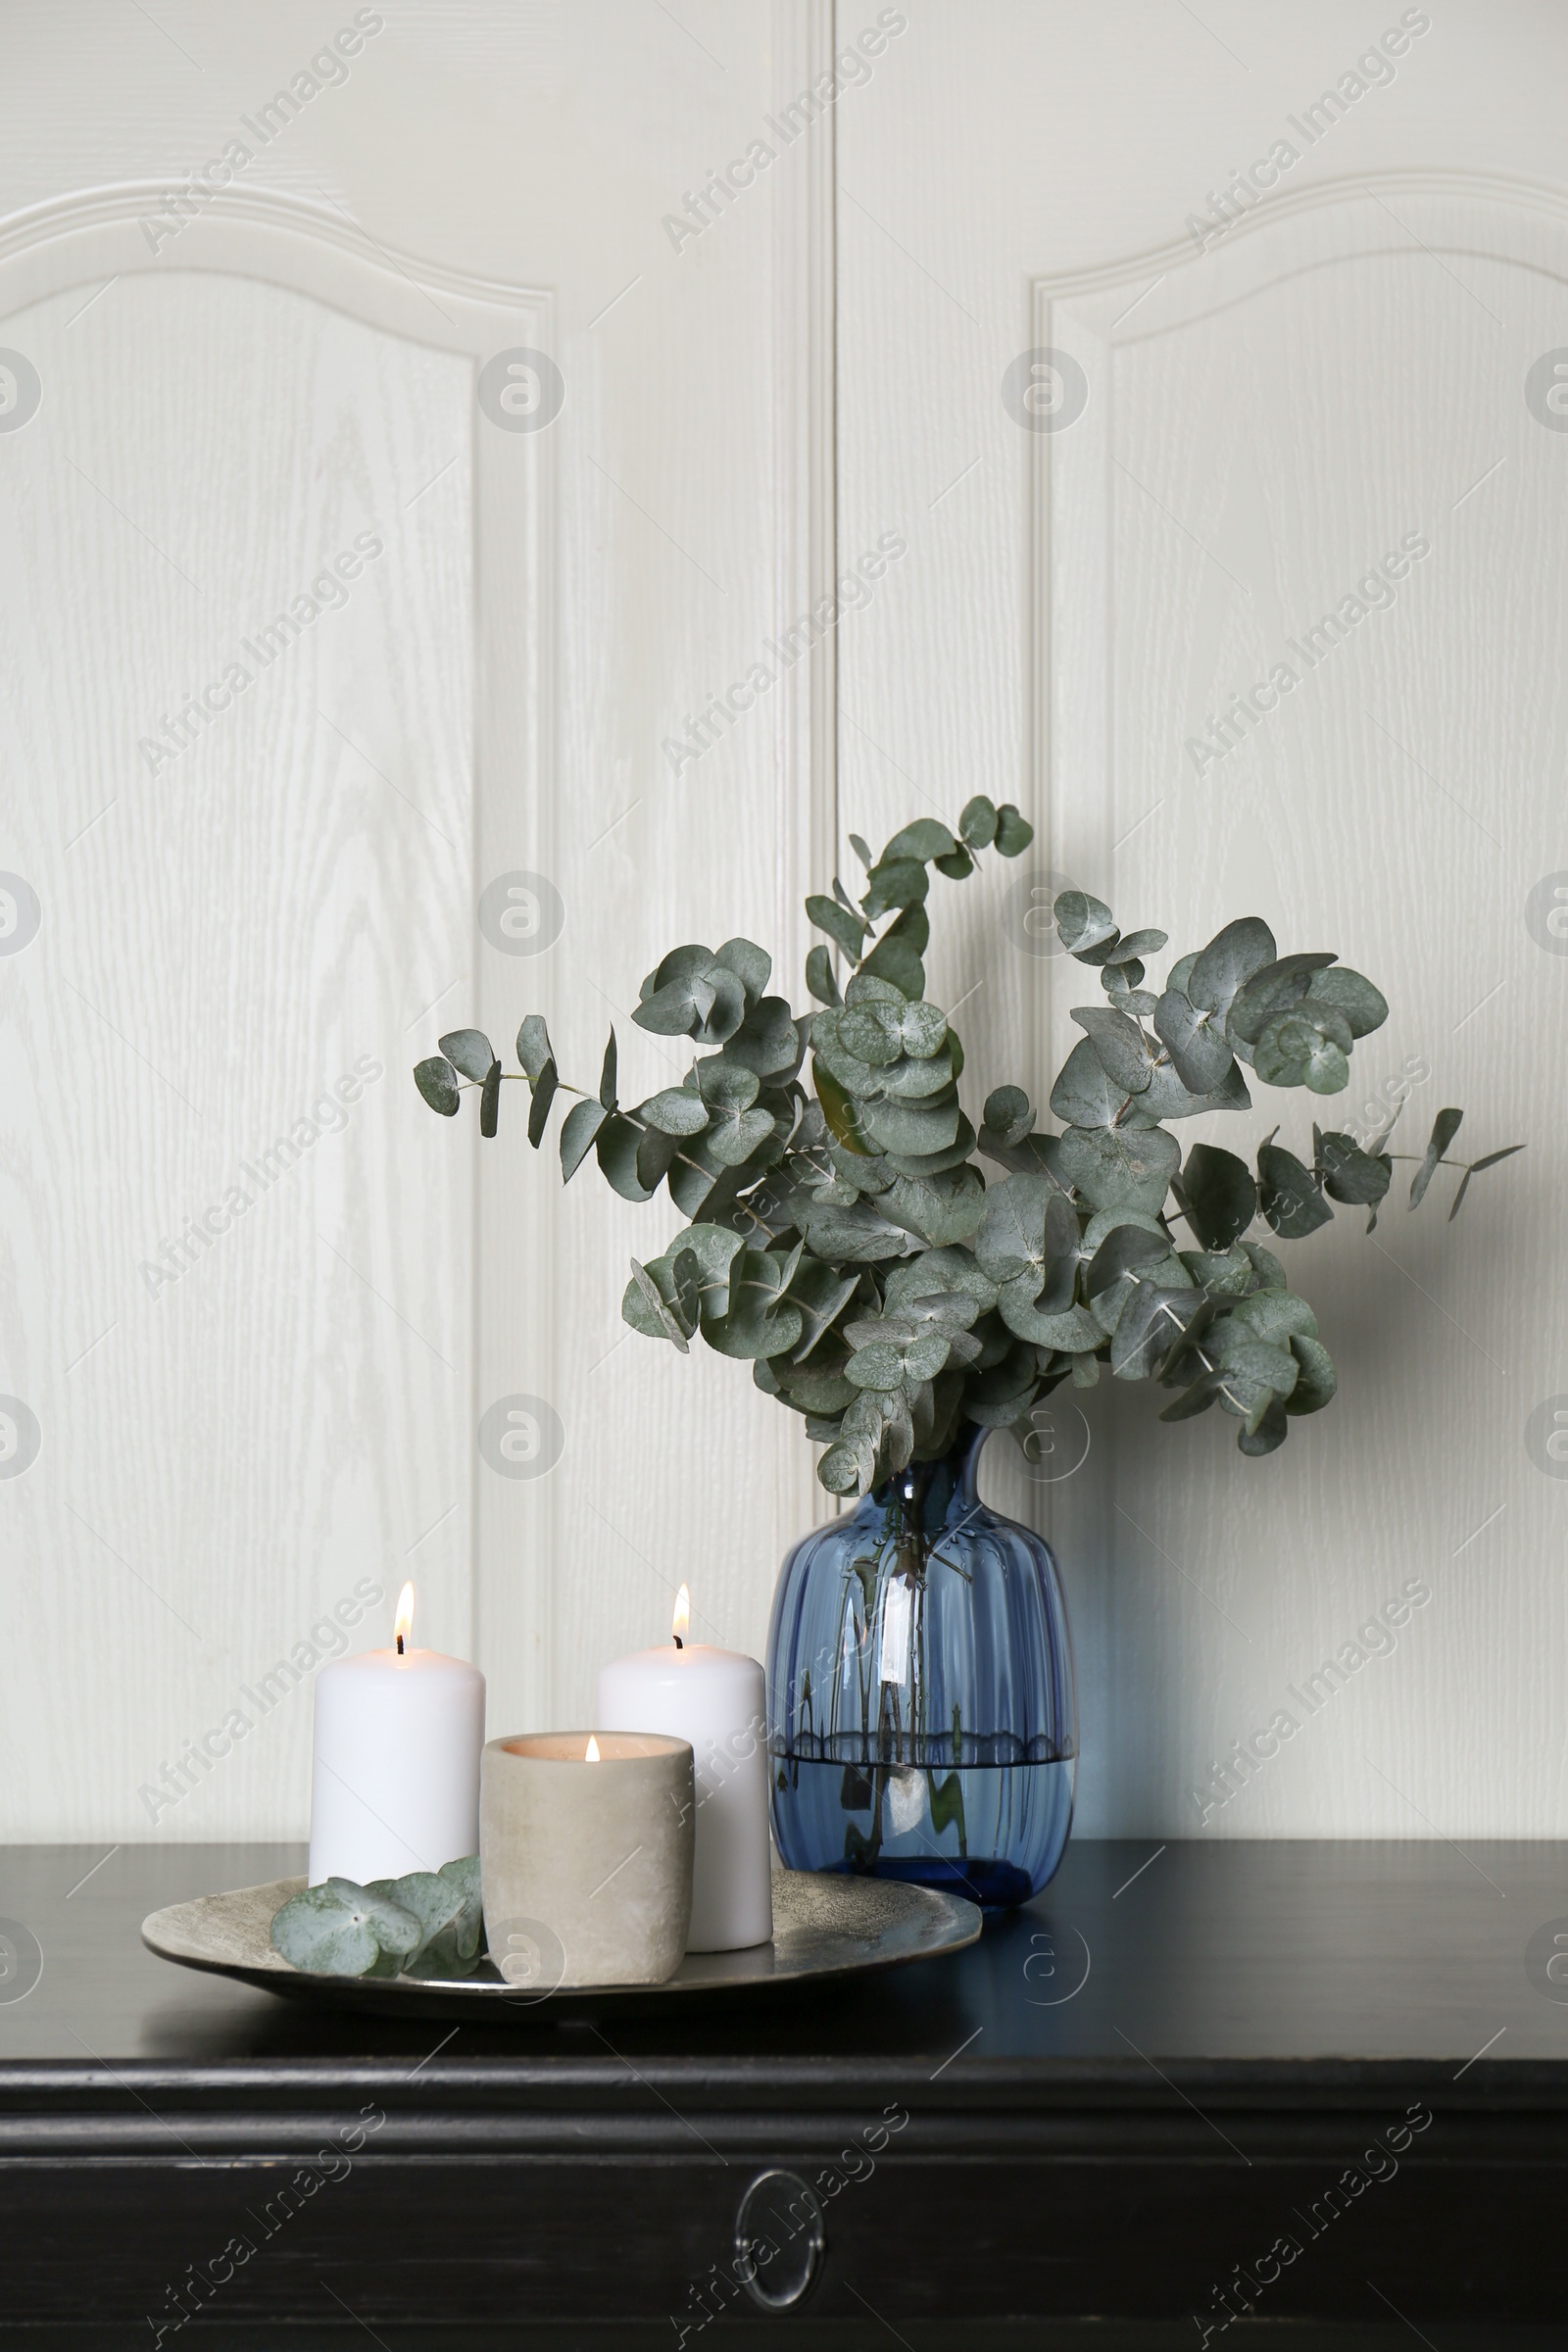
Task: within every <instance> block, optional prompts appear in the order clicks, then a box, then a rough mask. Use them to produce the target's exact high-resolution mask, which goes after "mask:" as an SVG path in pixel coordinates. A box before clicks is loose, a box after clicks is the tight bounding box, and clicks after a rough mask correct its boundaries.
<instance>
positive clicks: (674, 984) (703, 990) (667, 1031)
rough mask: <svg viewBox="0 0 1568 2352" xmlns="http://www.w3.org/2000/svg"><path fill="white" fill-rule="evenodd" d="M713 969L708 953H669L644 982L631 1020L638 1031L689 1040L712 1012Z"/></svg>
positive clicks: (699, 950) (680, 950) (678, 950)
mask: <svg viewBox="0 0 1568 2352" xmlns="http://www.w3.org/2000/svg"><path fill="white" fill-rule="evenodd" d="M712 969H713V955H712V951H711V949H709V948H703V947H695V946H694V947H685V948H674V949H672V950H671V951H670V953H669V954H668V955H667V956H665V957H664V959H663V961H662V963H661V964H660V966H659V968H658V970H657V971H654V972H651V973H650V974H649V976H648V978H647V979H646V980H645V981H644V982H643V995H642V1002H641V1003H640V1004H639V1005H638V1006H637V1009H636V1011H635V1012H634V1013H633V1014H632V1016H631V1017H632V1019H633V1020H634V1021H635V1022H636V1023H637V1026H638V1027H639V1029H649V1030H652V1032H653V1033H654V1035H655V1036H656V1037H690V1036H691V1035H692V1034H693V1033H694V1032H695V1031H696V1030H697V1029H699V1028H700V1027H701V1026H702V1024H703V1022H704V1021H705V1020H706V1019H707V1017H708V1015H709V1014H710V1013H711V1010H712V1008H713V1004H714V1000H715V995H716V990H715V986H714V983H713V982H712V981H711V978H710V977H709V975H710V974H711V971H712ZM733 977H734V975H733V974H732V975H731V978H733ZM736 987H737V989H738V990H739V993H740V996H741V999H742V1003H743V1005H744V1001H745V993H746V992H745V990H744V988H742V987H741V986H740V983H739V982H738V981H737V982H736ZM736 1026H737V1027H739V1022H737V1023H736Z"/></svg>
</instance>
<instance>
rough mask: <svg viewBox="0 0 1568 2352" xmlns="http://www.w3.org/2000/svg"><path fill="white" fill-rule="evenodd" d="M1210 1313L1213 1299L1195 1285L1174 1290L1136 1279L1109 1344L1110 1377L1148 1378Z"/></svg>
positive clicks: (1120, 1378) (1159, 1284)
mask: <svg viewBox="0 0 1568 2352" xmlns="http://www.w3.org/2000/svg"><path fill="white" fill-rule="evenodd" d="M1212 1313H1213V1300H1212V1299H1210V1298H1209V1297H1208V1294H1207V1293H1206V1292H1205V1291H1201V1290H1199V1289H1198V1288H1197V1287H1196V1285H1195V1286H1193V1287H1192V1288H1188V1289H1182V1290H1176V1289H1172V1288H1170V1287H1168V1286H1167V1285H1165V1284H1162V1283H1155V1282H1150V1281H1147V1280H1144V1281H1140V1282H1139V1283H1138V1284H1137V1286H1136V1288H1135V1289H1134V1291H1133V1293H1132V1296H1131V1297H1130V1298H1129V1299H1128V1300H1127V1302H1126V1304H1125V1305H1124V1306H1123V1308H1122V1311H1121V1315H1120V1317H1119V1319H1118V1321H1117V1324H1116V1333H1115V1337H1114V1338H1113V1339H1112V1341H1111V1343H1110V1369H1111V1375H1112V1378H1114V1379H1116V1380H1147V1379H1149V1378H1150V1376H1151V1374H1152V1373H1153V1371H1154V1370H1155V1369H1156V1367H1157V1366H1158V1365H1159V1364H1161V1363H1162V1362H1163V1361H1164V1359H1165V1358H1166V1356H1168V1355H1169V1354H1170V1352H1171V1350H1172V1349H1173V1348H1176V1347H1177V1346H1178V1345H1179V1344H1180V1343H1181V1341H1182V1340H1183V1339H1184V1338H1185V1337H1186V1336H1187V1335H1188V1334H1189V1333H1190V1332H1192V1331H1193V1330H1195V1329H1196V1328H1200V1327H1201V1325H1202V1324H1203V1323H1205V1322H1206V1321H1207V1320H1208V1318H1209V1317H1210V1316H1211V1315H1212Z"/></svg>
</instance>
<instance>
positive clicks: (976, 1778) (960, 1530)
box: [767, 1424, 1078, 1910]
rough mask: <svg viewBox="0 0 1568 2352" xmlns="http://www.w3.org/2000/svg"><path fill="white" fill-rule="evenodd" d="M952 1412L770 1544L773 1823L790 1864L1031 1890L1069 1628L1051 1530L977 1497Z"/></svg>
mask: <svg viewBox="0 0 1568 2352" xmlns="http://www.w3.org/2000/svg"><path fill="white" fill-rule="evenodd" d="M989 1435H990V1432H989V1431H988V1430H983V1429H976V1428H974V1427H973V1426H972V1425H967V1424H966V1425H965V1428H964V1430H963V1433H962V1436H961V1441H960V1443H958V1444H957V1445H956V1446H955V1447H954V1449H953V1450H952V1451H951V1452H950V1453H948V1454H947V1455H945V1456H944V1457H943V1459H942V1460H941V1461H937V1462H917V1463H911V1464H910V1465H909V1467H908V1468H907V1470H901V1471H900V1472H899V1473H898V1474H897V1476H895V1477H893V1478H890V1479H889V1480H887V1481H886V1483H885V1484H884V1485H882V1486H880V1487H878V1488H876V1489H875V1490H874V1492H873V1493H871V1494H870V1495H864V1496H863V1497H862V1498H861V1500H860V1501H859V1502H858V1504H857V1505H856V1507H855V1509H854V1510H852V1511H847V1512H845V1513H844V1514H843V1516H842V1517H840V1518H838V1519H836V1520H834V1521H833V1522H832V1523H831V1524H830V1525H828V1526H826V1527H819V1528H815V1529H813V1530H812V1532H811V1534H810V1535H809V1536H805V1537H803V1538H802V1540H801V1542H800V1543H799V1544H796V1545H795V1547H794V1549H793V1550H792V1551H791V1552H790V1554H789V1556H788V1557H787V1559H786V1560H785V1562H784V1566H783V1568H782V1570H781V1571H780V1574H779V1580H778V1588H777V1591H776V1592H775V1593H774V1596H773V1619H772V1625H771V1627H770V1629H769V1633H768V1644H767V1689H768V1746H769V1752H770V1758H771V1778H772V1807H773V1835H774V1837H775V1838H776V1839H777V1841H778V1849H779V1852H780V1854H781V1855H782V1857H783V1859H784V1861H785V1863H786V1864H787V1865H788V1867H789V1868H790V1869H792V1870H841V1871H858V1872H864V1873H868V1874H871V1875H874V1876H876V1877H879V1878H890V1879H906V1880H911V1881H913V1882H914V1883H915V1884H917V1885H919V1886H924V1887H945V1888H948V1889H950V1890H951V1891H953V1892H955V1893H958V1894H966V1895H968V1896H969V1898H970V1900H971V1901H974V1902H977V1903H981V1904H983V1905H984V1906H985V1908H986V1909H987V1910H1002V1909H1005V1908H1007V1907H1008V1906H1010V1905H1012V1904H1014V1903H1021V1902H1025V1901H1027V1900H1028V1898H1029V1896H1030V1895H1031V1894H1035V1893H1038V1892H1039V1890H1040V1888H1041V1887H1044V1885H1045V1884H1046V1882H1047V1880H1048V1879H1049V1878H1050V1877H1051V1876H1052V1874H1053V1872H1054V1870H1055V1868H1056V1865H1057V1863H1058V1862H1059V1861H1060V1860H1061V1856H1062V1852H1063V1849H1064V1848H1065V1846H1066V1843H1067V1833H1068V1831H1069V1830H1070V1828H1071V1826H1072V1800H1073V1780H1074V1775H1075V1772H1076V1768H1077V1754H1078V1722H1077V1706H1076V1701H1075V1697H1074V1692H1073V1669H1072V1642H1071V1637H1070V1635H1069V1633H1068V1629H1067V1612H1066V1609H1065V1606H1064V1604H1063V1601H1062V1594H1061V1585H1060V1580H1059V1579H1058V1577H1057V1574H1056V1563H1055V1560H1054V1557H1053V1556H1052V1551H1051V1546H1050V1545H1049V1544H1047V1543H1046V1542H1045V1541H1044V1540H1043V1538H1041V1537H1040V1536H1037V1535H1035V1534H1034V1533H1033V1531H1032V1530H1031V1529H1029V1528H1026V1527H1020V1526H1019V1525H1018V1524H1017V1523H1016V1522H1015V1521H1014V1520H1011V1519H1008V1518H1005V1517H1004V1515H1003V1514H1002V1513H1001V1512H999V1511H994V1510H992V1509H991V1507H990V1506H989V1504H987V1503H984V1502H982V1501H981V1500H980V1498H979V1495H978V1493H977V1490H976V1477H977V1471H978V1464H979V1457H980V1450H981V1447H982V1446H983V1445H984V1444H985V1441H986V1439H987V1437H988V1436H989Z"/></svg>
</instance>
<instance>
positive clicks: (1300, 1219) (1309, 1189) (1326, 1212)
mask: <svg viewBox="0 0 1568 2352" xmlns="http://www.w3.org/2000/svg"><path fill="white" fill-rule="evenodd" d="M1257 1189H1258V1203H1259V1206H1260V1207H1261V1208H1262V1211H1263V1214H1264V1216H1265V1217H1266V1218H1267V1219H1268V1222H1269V1223H1270V1225H1272V1227H1273V1228H1274V1231H1275V1232H1276V1233H1277V1234H1278V1235H1279V1237H1280V1239H1281V1241H1285V1242H1299V1241H1301V1240H1303V1239H1304V1237H1305V1236H1306V1235H1307V1234H1309V1233H1315V1232H1316V1231H1317V1229H1318V1227H1319V1226H1320V1225H1327V1224H1328V1223H1329V1221H1330V1219H1331V1218H1332V1216H1333V1214H1334V1211H1333V1210H1332V1209H1331V1208H1330V1207H1329V1205H1328V1202H1327V1201H1325V1200H1324V1199H1323V1196H1322V1195H1321V1193H1320V1192H1319V1191H1318V1189H1317V1187H1316V1185H1315V1184H1314V1183H1313V1181H1312V1171H1311V1169H1310V1168H1307V1167H1303V1166H1302V1164H1301V1162H1300V1161H1299V1159H1298V1158H1297V1156H1296V1154H1295V1152H1287V1151H1284V1150H1283V1149H1282V1148H1281V1146H1280V1145H1278V1144H1263V1145H1261V1146H1260V1147H1259V1150H1258V1154H1257Z"/></svg>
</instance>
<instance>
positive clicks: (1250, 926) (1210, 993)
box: [1167, 914, 1278, 1023]
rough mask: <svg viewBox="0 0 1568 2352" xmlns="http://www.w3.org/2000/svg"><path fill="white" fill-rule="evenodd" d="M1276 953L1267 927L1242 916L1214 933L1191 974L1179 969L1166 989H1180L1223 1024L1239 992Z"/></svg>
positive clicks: (1251, 916)
mask: <svg viewBox="0 0 1568 2352" xmlns="http://www.w3.org/2000/svg"><path fill="white" fill-rule="evenodd" d="M1277 953H1278V951H1277V949H1276V947H1275V944H1274V934H1273V932H1272V931H1271V930H1270V929H1269V927H1268V925H1267V923H1265V922H1264V921H1263V920H1262V919H1261V917H1260V916H1258V915H1255V914H1244V915H1243V916H1242V917H1241V918H1240V920H1239V921H1237V922H1234V923H1227V924H1226V925H1225V928H1224V930H1223V931H1216V933H1215V934H1214V937H1213V938H1212V939H1211V940H1210V941H1209V943H1208V945H1207V947H1206V948H1204V950H1203V951H1202V954H1201V956H1196V957H1195V958H1194V960H1193V964H1192V967H1191V969H1190V971H1187V972H1182V971H1181V969H1180V966H1179V965H1178V966H1177V968H1176V970H1175V971H1173V972H1172V974H1171V976H1170V979H1169V981H1168V982H1167V986H1168V987H1171V988H1179V989H1181V990H1182V991H1183V992H1184V994H1185V995H1186V996H1187V997H1188V998H1189V999H1190V1000H1191V1002H1192V1004H1193V1005H1195V1006H1196V1007H1197V1008H1198V1010H1199V1011H1201V1012H1212V1013H1217V1014H1218V1015H1219V1016H1220V1020H1221V1022H1222V1023H1223V1021H1224V1018H1225V1015H1226V1013H1227V1012H1228V1011H1229V1010H1230V1007H1231V1005H1232V1004H1233V1002H1234V1001H1235V998H1236V995H1237V992H1238V990H1239V989H1241V988H1242V987H1243V986H1244V985H1245V984H1246V982H1248V981H1249V980H1250V979H1251V977H1252V974H1253V973H1254V972H1260V971H1262V970H1263V969H1264V968H1265V966H1266V965H1268V964H1271V963H1272V962H1273V961H1274V959H1275V956H1276V955H1277Z"/></svg>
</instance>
